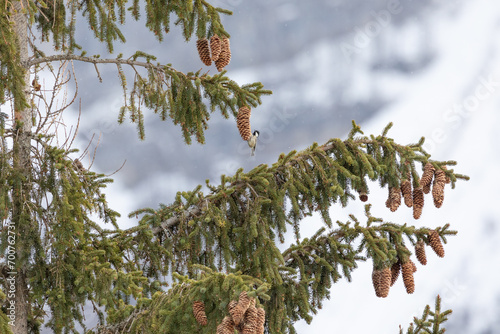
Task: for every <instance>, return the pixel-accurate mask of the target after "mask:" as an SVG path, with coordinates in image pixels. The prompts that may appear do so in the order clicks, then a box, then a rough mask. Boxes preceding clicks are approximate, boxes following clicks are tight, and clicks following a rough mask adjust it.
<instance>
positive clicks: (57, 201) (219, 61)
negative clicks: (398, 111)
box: [0, 0, 467, 334]
mask: <svg viewBox="0 0 500 334" xmlns="http://www.w3.org/2000/svg"><path fill="white" fill-rule="evenodd" d="M0 11H1V16H0V32H1V37H2V38H0V78H1V84H0V104H1V105H3V106H4V107H8V108H10V110H11V112H10V114H8V113H3V112H2V113H1V114H0V134H1V152H0V185H1V186H0V217H1V219H2V229H1V231H0V269H1V274H0V282H1V284H0V288H1V291H0V302H1V308H0V331H1V332H2V333H10V332H12V333H15V334H20V333H38V332H39V331H40V329H41V327H42V325H44V326H47V327H48V328H50V329H51V330H52V331H53V332H55V333H72V332H74V333H76V332H77V330H76V326H77V325H78V324H79V325H81V326H84V314H83V312H82V308H83V306H84V305H86V304H91V305H93V306H94V309H95V312H97V314H98V315H99V320H100V321H99V324H98V325H97V326H96V327H95V328H87V329H86V331H88V333H124V332H126V333H214V332H217V333H231V334H233V333H235V332H240V333H264V332H266V333H295V329H294V327H293V326H294V323H295V322H296V321H298V320H300V319H305V320H306V321H307V322H310V321H311V319H312V317H313V315H314V314H315V313H316V312H317V311H318V309H320V308H321V306H322V303H323V301H324V299H325V298H328V297H329V289H330V287H331V286H332V285H333V284H334V283H336V282H337V281H338V280H340V279H342V278H345V279H347V280H350V279H351V272H352V271H353V270H354V269H355V268H356V267H357V265H358V262H359V261H367V260H369V259H370V260H371V261H372V262H373V266H374V275H373V278H374V280H373V284H374V288H375V292H376V294H377V295H379V296H381V297H386V296H387V295H388V293H389V288H390V285H391V283H394V281H395V279H396V278H397V274H399V271H400V270H402V272H403V275H402V276H403V280H404V285H405V288H406V290H407V291H408V292H410V293H413V291H414V290H415V284H417V283H418V282H417V283H415V282H414V281H413V277H412V273H413V270H414V269H413V268H414V264H413V262H412V260H411V259H410V256H411V254H412V252H411V251H410V249H411V248H412V247H410V246H415V245H417V244H418V245H419V247H420V249H422V247H425V246H430V247H431V248H432V249H433V250H434V251H436V253H437V254H438V255H439V256H442V255H444V249H443V245H442V243H441V240H443V241H445V242H446V236H449V235H453V234H455V233H456V232H455V231H453V230H450V229H449V225H448V224H447V225H444V226H432V227H425V226H421V225H419V227H415V226H412V225H407V224H398V223H391V222H385V221H384V220H383V219H380V218H377V217H373V216H372V215H371V213H370V205H369V204H367V205H366V217H365V218H364V219H362V220H361V219H360V218H358V217H354V216H352V215H351V216H350V219H349V220H348V221H346V222H341V221H335V219H334V218H333V217H331V215H330V211H329V208H330V207H331V206H332V205H333V204H335V203H339V204H340V205H341V206H343V207H345V206H347V205H348V202H349V200H356V194H359V198H360V200H362V201H367V200H368V197H369V187H368V183H369V181H378V182H379V184H380V186H381V187H387V189H388V191H389V197H388V199H387V201H386V205H387V206H388V207H389V208H390V209H391V210H392V211H394V210H396V209H398V207H399V206H400V204H401V197H402V196H403V197H404V201H405V204H407V206H410V207H412V209H411V210H413V212H414V216H415V218H418V217H419V216H420V213H421V210H422V209H423V204H424V198H426V197H427V196H431V195H427V196H425V197H424V192H423V191H422V187H423V186H429V185H428V184H427V183H426V184H425V185H424V184H422V182H421V181H420V180H421V179H420V176H421V175H422V171H424V169H425V170H426V171H429V170H431V169H432V173H433V174H432V175H430V174H429V172H426V180H427V179H428V178H429V177H431V180H432V177H434V178H435V180H434V183H433V185H432V187H433V191H432V196H434V203H435V204H436V205H439V206H441V205H442V203H443V199H444V197H443V194H444V190H445V189H446V188H445V184H447V183H451V187H452V188H454V187H455V183H456V181H457V179H467V177H466V176H463V175H460V174H457V173H455V172H454V170H453V169H447V168H446V166H453V165H455V162H454V161H435V160H432V159H431V157H430V155H429V154H427V153H426V152H425V151H424V150H423V148H422V145H423V142H424V140H423V138H422V139H421V140H420V141H419V142H417V143H415V144H409V145H401V144H398V143H395V142H394V140H392V139H390V138H389V137H388V136H387V132H388V130H389V128H390V126H391V124H389V126H388V127H387V128H386V129H384V130H383V133H382V134H381V135H379V136H374V135H371V136H364V134H363V133H362V131H361V129H360V128H359V126H358V125H356V124H355V123H354V122H353V129H352V131H351V132H350V134H349V136H348V138H347V139H345V140H340V139H332V140H330V141H328V142H327V143H325V144H323V145H318V144H316V143H314V144H312V145H311V146H310V147H309V148H307V149H306V150H303V151H301V152H296V151H292V152H290V153H288V154H282V155H281V156H279V157H278V159H277V162H276V163H274V164H273V165H272V166H267V165H260V166H258V167H256V168H254V169H253V170H251V171H249V172H244V171H243V170H242V169H240V170H238V171H237V172H236V173H235V175H232V176H227V175H222V176H221V180H220V182H219V183H216V184H213V183H211V182H209V181H207V182H206V185H205V186H206V190H205V191H202V188H203V187H202V186H198V187H196V188H195V189H193V190H190V191H179V192H178V193H177V196H176V198H175V201H174V202H173V203H171V204H169V205H160V207H159V208H156V209H149V208H147V209H139V210H137V211H135V212H132V213H131V214H130V215H131V216H140V217H141V219H140V221H139V224H138V225H137V226H135V227H133V228H130V229H127V230H122V229H120V228H119V226H118V225H117V217H118V216H119V213H118V212H116V211H114V210H113V209H111V208H110V207H109V206H108V203H107V200H106V196H105V194H104V192H103V189H104V188H105V187H106V184H108V183H109V182H111V181H112V180H111V179H109V178H108V177H106V176H105V175H102V174H98V173H95V172H93V171H91V170H89V169H86V168H85V167H84V166H83V165H82V163H81V162H80V161H79V160H78V159H75V158H72V156H74V154H75V153H76V152H77V149H75V148H73V147H72V142H73V140H72V135H71V134H70V135H68V137H67V138H60V137H58V126H59V125H60V124H61V123H62V122H63V119H62V117H63V114H64V113H65V112H66V111H67V110H68V107H69V106H70V105H71V104H72V103H73V102H74V100H75V98H76V95H75V96H74V97H73V98H72V99H69V100H68V101H66V100H64V99H63V102H65V103H62V105H61V103H58V101H59V99H61V96H64V94H62V93H61V91H62V90H63V89H64V87H65V86H66V85H67V84H68V83H69V81H70V80H71V78H75V73H74V71H73V70H72V68H73V67H72V64H73V63H74V62H81V63H88V64H89V66H93V68H95V70H96V73H97V76H99V70H98V67H99V66H114V67H115V68H116V73H117V75H118V77H119V79H120V82H121V86H122V89H123V96H124V100H123V106H122V107H121V108H120V110H117V111H116V112H117V118H118V122H119V123H122V122H124V121H125V120H126V119H127V118H128V119H130V121H131V122H133V123H135V124H137V129H138V133H139V138H141V139H143V138H144V136H145V129H144V121H143V119H144V118H143V113H144V112H148V111H153V112H154V113H156V114H158V115H159V118H160V120H164V121H165V120H171V121H172V122H173V123H174V124H176V125H178V126H179V127H180V128H181V130H182V134H183V138H184V140H185V142H186V143H187V144H190V143H191V142H192V139H193V138H194V139H195V140H196V141H197V142H199V143H204V142H205V139H204V131H205V130H206V129H207V128H208V124H209V119H210V115H211V114H212V113H214V112H220V113H221V114H222V115H223V116H224V117H225V118H227V119H230V120H231V121H234V123H235V126H236V117H237V115H238V110H239V109H241V108H246V109H244V110H248V114H249V112H250V109H249V108H251V107H256V106H258V105H259V104H260V103H261V97H262V96H263V95H269V94H270V93H271V92H270V91H268V90H266V89H264V87H263V85H262V84H261V83H259V82H256V83H250V84H246V85H242V86H240V85H238V84H237V83H236V82H234V81H233V80H231V79H230V78H229V77H228V76H227V75H226V74H227V72H226V70H225V67H226V66H228V64H229V62H230V59H231V56H232V53H231V49H230V43H229V37H230V35H229V33H228V32H227V31H226V30H225V29H224V27H223V25H222V23H221V15H223V14H231V12H230V11H228V10H226V9H223V8H218V7H214V6H212V5H211V4H210V3H208V2H207V1H205V0H193V1H191V0H189V1H173V0H171V1H158V0H151V1H146V2H139V1H132V2H130V3H127V2H126V1H106V2H103V1H100V0H94V1H72V0H70V1H66V2H63V1H60V0H48V1H42V0H36V1H34V0H12V1H7V0H5V1H3V3H2V6H0ZM141 16H144V17H145V23H146V27H147V29H149V30H150V31H151V33H153V34H154V36H156V38H157V39H158V41H159V42H161V41H162V40H163V38H164V35H165V34H166V33H168V32H169V29H170V26H171V22H170V19H171V18H172V19H173V20H174V22H173V24H175V25H178V26H180V27H181V28H182V33H183V36H184V38H185V39H186V41H187V40H190V39H192V38H196V40H197V43H196V50H194V51H193V52H197V53H198V54H199V58H200V60H201V61H202V63H203V64H205V65H210V64H212V62H213V63H215V66H216V68H217V70H218V71H219V73H217V74H215V75H209V74H208V72H207V71H203V70H199V71H197V72H188V73H183V72H181V71H178V70H176V69H175V68H173V67H172V66H171V65H170V64H161V63H158V62H157V61H156V58H155V56H154V55H149V54H146V53H144V52H142V51H140V50H139V51H136V52H135V53H133V54H130V55H122V54H119V55H116V56H111V57H110V58H106V57H102V58H101V56H100V55H91V56H88V55H87V54H86V52H85V50H83V47H82V45H81V42H80V41H78V40H77V26H78V27H83V29H90V31H91V32H92V34H93V36H94V38H96V39H97V40H99V41H101V42H103V43H104V44H105V45H106V47H107V49H108V51H109V54H111V55H113V50H114V45H115V43H116V42H117V41H118V42H125V41H126V36H124V34H123V33H122V31H121V27H122V26H123V24H125V22H126V21H128V20H139V18H140V17H141ZM77 22H79V23H78V25H77ZM47 43H49V45H51V48H49V49H50V51H46V50H47V47H46V45H47ZM42 44H43V45H42ZM40 73H44V74H45V75H47V76H51V86H50V87H49V86H47V85H46V84H44V83H42V82H40V81H39V74H40ZM75 82H76V81H75ZM61 94H62V95H61ZM243 125H244V127H245V129H247V128H248V131H246V130H245V131H246V132H249V131H250V130H249V124H246V123H245V124H243V123H241V124H239V126H240V127H243ZM240 132H241V129H240ZM246 132H245V133H246ZM425 166H428V167H427V168H425ZM429 166H431V167H432V168H430V167H429ZM429 182H431V181H429ZM429 184H430V183H429ZM427 193H429V191H427V192H426V193H425V194H427ZM371 200H372V201H380V199H371ZM410 203H411V205H410ZM315 212H318V213H319V214H320V215H321V217H322V219H323V221H324V224H325V226H324V227H323V228H321V229H320V230H319V231H318V232H317V233H316V234H315V235H314V236H313V237H311V238H305V239H304V238H301V236H300V223H301V220H302V219H303V218H304V217H306V216H309V215H311V214H313V213H315ZM290 228H293V230H294V232H295V240H294V242H293V243H292V244H291V245H289V247H288V248H287V249H286V250H285V251H283V252H282V251H280V250H279V249H278V247H277V244H279V243H284V242H285V233H286V231H287V229H290ZM422 244H423V245H422ZM389 268H390V270H389ZM389 273H390V274H389ZM169 282H170V283H169ZM436 309H439V307H438V306H437V307H436ZM426 312H427V313H424V317H423V320H422V321H424V322H425V321H426V320H425V319H426V317H427V316H428V315H429V314H431V315H433V316H434V314H437V313H439V312H438V311H436V312H437V313H430V311H426ZM439 319H440V322H439V323H438V324H437V325H436V326H439V324H440V323H441V322H442V321H443V319H441V318H439ZM436 323H437V322H436ZM415 324H416V325H417V326H423V325H421V324H420V322H415Z"/></svg>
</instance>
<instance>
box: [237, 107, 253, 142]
mask: <svg viewBox="0 0 500 334" xmlns="http://www.w3.org/2000/svg"><path fill="white" fill-rule="evenodd" d="M250 114H251V109H250V108H249V107H247V106H243V107H241V108H240V109H239V110H238V116H236V126H237V127H238V131H239V132H240V136H241V139H243V140H245V141H248V140H249V139H250V137H251V136H252V130H251V127H250Z"/></svg>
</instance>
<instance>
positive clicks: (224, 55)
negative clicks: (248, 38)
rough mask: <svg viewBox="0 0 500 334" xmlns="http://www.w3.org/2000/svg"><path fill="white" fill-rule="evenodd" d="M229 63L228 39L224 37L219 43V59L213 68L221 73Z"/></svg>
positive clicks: (229, 48)
mask: <svg viewBox="0 0 500 334" xmlns="http://www.w3.org/2000/svg"><path fill="white" fill-rule="evenodd" d="M230 61H231V47H230V43H229V38H226V37H224V38H223V39H222V42H221V50H220V54H219V58H217V60H216V61H215V66H216V67H217V70H218V71H219V72H221V71H222V70H223V69H224V67H226V66H227V65H229V62H230Z"/></svg>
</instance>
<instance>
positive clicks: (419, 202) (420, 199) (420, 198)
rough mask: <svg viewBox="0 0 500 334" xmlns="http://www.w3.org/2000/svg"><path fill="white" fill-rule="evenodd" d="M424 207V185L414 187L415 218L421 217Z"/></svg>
mask: <svg viewBox="0 0 500 334" xmlns="http://www.w3.org/2000/svg"><path fill="white" fill-rule="evenodd" d="M423 207H424V192H423V191H422V187H420V188H415V189H413V218H415V219H419V218H420V216H421V215H422V208H423Z"/></svg>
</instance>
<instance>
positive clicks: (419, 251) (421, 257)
mask: <svg viewBox="0 0 500 334" xmlns="http://www.w3.org/2000/svg"><path fill="white" fill-rule="evenodd" d="M415 255H416V256H417V260H418V262H420V264H422V265H423V266H425V265H426V264H427V256H425V244H424V241H423V240H422V239H420V240H419V241H417V243H416V245H415Z"/></svg>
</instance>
